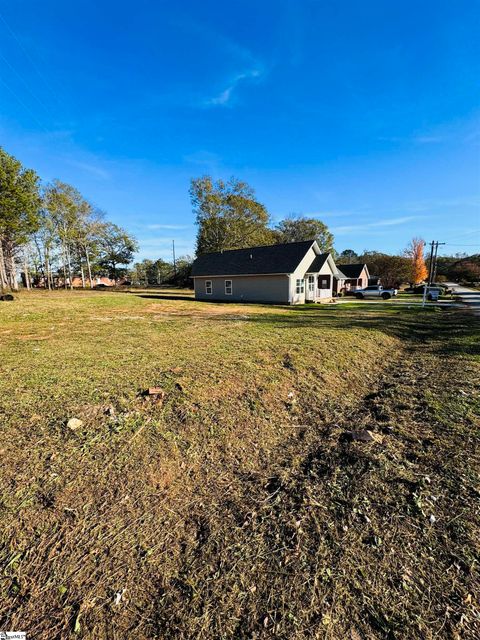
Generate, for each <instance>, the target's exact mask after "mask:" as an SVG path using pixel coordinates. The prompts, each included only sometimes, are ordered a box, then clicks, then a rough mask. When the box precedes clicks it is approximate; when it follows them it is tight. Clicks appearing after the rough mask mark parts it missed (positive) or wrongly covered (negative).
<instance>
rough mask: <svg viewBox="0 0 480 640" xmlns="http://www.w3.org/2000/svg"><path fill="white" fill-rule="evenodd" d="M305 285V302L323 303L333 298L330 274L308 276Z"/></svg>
mask: <svg viewBox="0 0 480 640" xmlns="http://www.w3.org/2000/svg"><path fill="white" fill-rule="evenodd" d="M305 285H306V286H305V302H321V301H322V300H328V299H330V298H331V297H332V296H333V293H332V276H331V275H330V274H307V275H306V276H305Z"/></svg>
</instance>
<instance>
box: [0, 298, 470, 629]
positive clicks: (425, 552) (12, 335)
mask: <svg viewBox="0 0 480 640" xmlns="http://www.w3.org/2000/svg"><path fill="white" fill-rule="evenodd" d="M0 350H1V361H0V422H1V426H2V434H3V438H2V445H1V450H2V459H3V460H4V464H3V465H2V467H1V471H0V509H1V514H2V518H1V520H0V522H1V525H0V527H1V547H0V563H1V573H0V628H6V629H13V628H19V629H23V630H26V631H27V632H28V633H29V635H30V636H31V637H35V638H39V639H42V640H43V639H45V640H46V639H50V638H68V637H72V638H73V637H84V638H92V639H95V640H97V639H104V638H105V639H107V638H124V637H129V636H130V635H132V637H135V638H139V639H143V638H166V637H178V638H193V637H195V638H212V637H215V638H232V637H235V638H237V637H238V638H247V637H248V638H251V637H258V638H261V637H265V638H266V637H279V638H311V637H319V638H323V637H328V638H335V639H336V638H338V639H340V638H341V639H342V640H343V638H349V637H355V636H354V635H352V634H354V633H358V634H359V637H372V638H397V637H398V638H400V637H408V638H425V637H429V636H428V633H429V632H430V631H428V630H429V629H430V630H431V631H432V633H436V637H445V638H450V637H455V636H454V633H457V632H458V633H460V632H461V633H462V636H461V637H462V638H464V637H465V638H470V637H471V638H474V637H477V636H476V635H475V634H476V630H477V627H475V617H474V614H473V613H472V611H471V608H469V606H467V605H466V604H465V605H464V604H462V603H463V602H464V600H465V599H466V598H467V596H468V593H469V592H470V591H469V590H473V586H471V585H473V582H472V581H474V580H476V575H477V574H476V565H475V563H474V558H475V544H476V543H475V540H476V538H475V535H476V533H478V522H477V521H476V519H475V517H473V516H472V514H473V511H472V509H474V501H472V498H471V495H473V494H471V491H473V490H474V489H473V488H472V487H474V486H475V482H476V480H475V479H474V478H475V477H476V475H475V474H476V473H477V471H478V465H476V458H475V455H474V447H475V443H476V442H477V441H478V409H479V407H478V397H479V385H478V379H479V376H478V372H479V344H478V324H476V321H475V319H474V318H470V317H469V316H462V315H455V312H451V311H450V312H449V311H443V310H440V309H437V308H435V307H429V308H427V309H425V310H423V309H421V308H420V307H410V308H409V307H406V308H400V307H399V306H397V307H394V306H389V305H388V303H385V304H378V305H371V306H369V305H361V304H356V303H354V302H352V303H351V304H342V305H333V304H325V305H315V306H314V305H304V306H301V307H292V308H290V307H282V306H263V305H239V304H224V305H222V304H215V303H201V302H195V301H194V300H193V299H192V297H191V293H189V292H185V291H184V292H182V291H172V290H165V291H159V290H155V291H147V290H145V291H135V292H131V293H119V292H80V291H79V292H73V293H72V292H64V291H61V292H53V293H46V292H31V293H28V292H25V293H23V294H21V295H20V296H19V297H18V299H17V300H16V301H15V302H13V303H0ZM151 386H160V387H161V388H162V389H163V390H164V391H165V397H164V398H163V400H162V401H156V400H155V398H149V397H145V396H144V395H143V392H144V391H145V390H146V389H147V388H148V387H151ZM461 392H462V393H461ZM464 394H466V395H464ZM71 417H77V418H79V419H81V420H82V421H83V425H82V427H81V428H79V429H77V430H75V431H72V430H70V429H68V427H67V421H68V419H69V418H71ZM387 426H389V427H391V428H392V429H393V434H394V435H392V436H390V435H385V436H384V442H383V444H382V445H374V446H373V447H372V446H370V445H366V446H365V445H357V444H356V445H344V444H342V442H343V440H342V434H343V433H344V432H345V431H348V430H351V429H356V428H368V429H371V430H373V431H377V432H378V433H384V432H385V433H387V431H386V430H385V429H386V427H387ZM382 430H383V431H382ZM388 433H390V432H389V431H388ZM426 440H431V441H432V442H435V443H436V444H435V445H434V446H430V445H429V446H430V448H429V449H428V450H427V449H425V448H424V447H426V445H424V444H423V443H424V441H426ZM442 459H448V460H452V463H451V464H450V463H449V464H446V465H444V466H442V464H440V462H441V461H442ZM453 460H455V462H453ZM461 474H463V475H461ZM424 476H429V478H430V479H431V481H432V483H438V487H442V492H443V494H442V495H444V497H442V498H441V499H440V502H439V503H438V505H437V507H436V508H437V513H445V523H446V522H447V521H448V520H449V519H450V517H452V518H454V519H455V520H454V523H455V527H456V528H455V527H454V528H452V527H453V524H452V526H451V527H450V529H448V527H446V526H445V527H443V528H438V532H437V531H436V530H435V529H433V528H432V527H430V529H429V528H428V527H427V528H426V525H425V522H426V520H425V517H426V516H425V515H423V514H424V513H427V515H428V514H429V512H428V509H427V510H426V508H425V506H424V504H425V503H426V504H430V503H431V498H430V497H429V496H430V493H431V492H430V493H428V491H426V489H425V487H424V485H423V484H421V478H422V477H424ZM400 478H401V479H402V480H399V479H400ZM462 478H463V479H462ZM419 483H420V484H419ZM417 485H418V486H417ZM436 486H437V485H436ZM477 486H478V485H477ZM433 491H434V489H433V488H432V492H433ZM469 492H470V493H469ZM455 495H456V496H460V497H461V502H460V503H459V504H458V505H456V504H455V502H454V496H455ZM432 504H433V503H432ZM449 512H450V513H451V516H449V515H447V514H448V513H449ZM477 539H478V536H477ZM395 553H396V555H395ZM430 558H433V560H431V559H430ZM449 558H451V563H454V562H458V563H460V565H461V566H462V567H463V566H465V567H467V566H468V572H469V573H468V574H467V573H463V574H461V575H459V574H458V573H455V571H456V570H455V571H454V570H451V569H449ZM454 558H457V560H455V559H454ZM402 563H403V564H402ZM402 571H403V572H404V574H402ZM452 571H453V573H452ZM465 571H467V569H465ZM407 573H408V577H405V576H406V575H407ZM401 575H403V576H404V577H403V578H401ZM431 576H435V580H436V583H437V586H438V588H437V587H435V586H433V587H430V594H431V595H430V600H428V598H424V597H423V596H422V597H420V596H419V593H418V589H420V590H421V589H423V587H419V586H418V585H421V581H422V580H423V581H425V580H427V581H428V580H429V579H430V578H431ZM397 581H400V582H398V583H397ZM402 581H403V582H402ZM404 583H405V585H406V586H405V587H402V586H399V585H401V584H404ZM410 583H411V584H410ZM432 589H433V591H432ZM440 592H441V593H443V596H442V597H443V600H444V602H443V604H442V602H437V600H438V598H440V600H441V599H442V597H441V596H440V595H439V594H440ZM422 593H423V591H422ZM116 594H122V595H121V598H120V603H118V604H115V602H116V601H117V600H118V597H119V596H118V595H116ZM432 594H433V595H432ZM399 603H402V604H401V605H400V604H399ZM467 604H468V603H467ZM448 611H450V612H451V613H450V614H448V615H449V616H450V618H449V620H448V622H446V618H445V616H446V615H447V613H446V612H448ZM460 618H461V622H459V620H460ZM459 625H460V626H459ZM402 634H403V635H402ZM426 634H427V635H426Z"/></svg>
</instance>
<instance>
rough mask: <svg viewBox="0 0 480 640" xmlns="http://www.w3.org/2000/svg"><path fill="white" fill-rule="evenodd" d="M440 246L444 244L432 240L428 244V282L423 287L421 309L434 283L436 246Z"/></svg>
mask: <svg viewBox="0 0 480 640" xmlns="http://www.w3.org/2000/svg"><path fill="white" fill-rule="evenodd" d="M441 244H445V242H439V241H438V240H432V241H431V242H430V264H429V265H428V282H427V284H426V285H425V286H424V287H423V300H422V307H424V306H425V302H426V300H427V294H428V290H429V289H430V287H431V286H432V284H433V283H434V282H435V277H436V275H437V254H438V246H439V245H441Z"/></svg>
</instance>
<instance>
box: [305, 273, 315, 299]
mask: <svg viewBox="0 0 480 640" xmlns="http://www.w3.org/2000/svg"><path fill="white" fill-rule="evenodd" d="M305 299H306V300H307V301H308V302H314V300H315V276H307V293H306V296H305Z"/></svg>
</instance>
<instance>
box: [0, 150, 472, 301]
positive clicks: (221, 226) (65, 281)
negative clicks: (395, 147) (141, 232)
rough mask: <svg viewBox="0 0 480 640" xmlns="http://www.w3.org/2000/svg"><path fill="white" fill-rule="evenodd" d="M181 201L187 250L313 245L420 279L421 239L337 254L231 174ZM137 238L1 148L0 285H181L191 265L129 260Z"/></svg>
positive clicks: (467, 262)
mask: <svg viewBox="0 0 480 640" xmlns="http://www.w3.org/2000/svg"><path fill="white" fill-rule="evenodd" d="M190 199H191V203H192V209H193V213H194V216H195V222H196V225H197V237H196V254H197V255H200V254H202V253H209V252H212V251H226V250H229V249H242V248H246V247H252V246H260V245H270V244H280V243H288V242H299V241H303V240H314V239H315V240H317V242H318V244H319V246H320V248H321V250H322V251H324V252H330V253H332V255H333V257H334V258H335V260H336V261H337V263H338V264H339V266H340V268H341V265H342V264H348V263H356V262H357V263H358V262H360V263H366V264H367V265H368V268H369V271H370V273H371V274H372V275H375V276H379V277H381V279H382V282H383V283H384V284H385V285H387V286H398V285H399V284H400V283H402V282H410V283H412V284H416V283H419V282H422V281H423V280H424V279H425V277H426V276H427V268H426V264H425V257H424V251H425V243H424V241H423V240H421V239H419V238H413V240H412V241H411V243H410V244H409V245H408V247H407V248H406V249H405V250H404V251H403V252H402V253H401V254H398V255H391V254H387V253H383V252H379V251H369V250H365V251H363V252H362V253H360V254H357V253H355V251H353V250H351V249H346V250H345V251H342V252H341V253H340V254H337V253H336V251H335V248H334V237H333V234H332V232H331V231H330V230H329V229H328V227H327V225H326V224H325V223H324V222H322V221H321V220H318V219H317V218H312V217H305V216H300V215H295V214H291V215H289V216H287V217H286V218H285V219H283V220H281V221H280V222H277V223H276V224H275V223H274V222H273V221H272V217H271V216H270V214H269V212H268V211H267V208H266V207H265V205H263V204H262V203H261V202H259V201H258V200H257V197H256V194H255V191H254V189H253V188H252V187H251V186H250V185H249V184H247V183H246V182H243V181H241V180H238V179H237V178H231V179H230V180H228V181H223V180H217V181H214V180H213V179H212V178H211V177H210V176H202V177H199V178H194V179H192V180H191V184H190ZM137 251H138V243H137V241H136V239H135V238H134V237H133V236H132V235H131V234H130V233H128V232H127V231H126V230H125V229H122V228H121V227H119V226H118V225H116V224H113V223H112V222H109V221H108V220H107V219H106V215H105V213H104V212H103V211H100V210H99V209H98V208H97V207H95V206H94V205H92V204H91V203H90V202H89V201H88V200H87V199H85V198H84V197H83V196H82V194H81V193H80V192H79V191H78V190H77V189H75V188H74V187H73V186H71V185H69V184H66V183H64V182H61V181H60V180H54V181H53V182H51V183H49V184H42V183H41V181H40V178H39V177H38V175H37V174H36V173H35V172H34V171H33V170H32V169H26V168H24V167H23V166H22V164H21V163H20V162H19V161H18V160H17V159H15V158H14V157H13V156H11V155H9V154H8V153H7V152H6V151H5V150H4V149H2V148H1V147H0V287H1V289H2V290H4V289H7V288H10V289H13V290H16V289H17V288H18V279H17V274H18V271H19V270H20V272H21V274H22V279H23V284H24V286H26V287H27V288H29V287H31V286H42V287H45V288H48V289H54V288H57V287H65V288H67V287H70V288H73V287H74V286H75V285H76V284H77V285H79V286H82V287H87V286H88V287H93V286H94V282H95V281H96V280H95V279H96V277H97V276H100V275H102V276H108V277H109V278H110V279H111V280H112V281H114V282H118V281H119V278H121V277H123V278H124V279H123V282H125V283H128V282H131V283H132V284H135V285H140V286H151V285H162V284H173V285H180V286H189V285H190V284H191V280H190V272H191V265H192V262H193V259H192V258H191V257H190V256H182V257H180V258H178V259H177V260H175V261H173V260H172V261H166V260H163V259H157V260H148V259H145V260H143V261H142V262H136V263H135V264H133V266H132V267H131V268H128V265H130V264H131V263H132V262H133V258H134V254H135V253H136V252H137ZM437 273H438V278H439V279H440V280H441V279H447V278H448V279H457V280H464V281H478V280H480V259H479V256H471V257H466V256H451V257H442V258H439V260H438V271H437Z"/></svg>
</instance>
